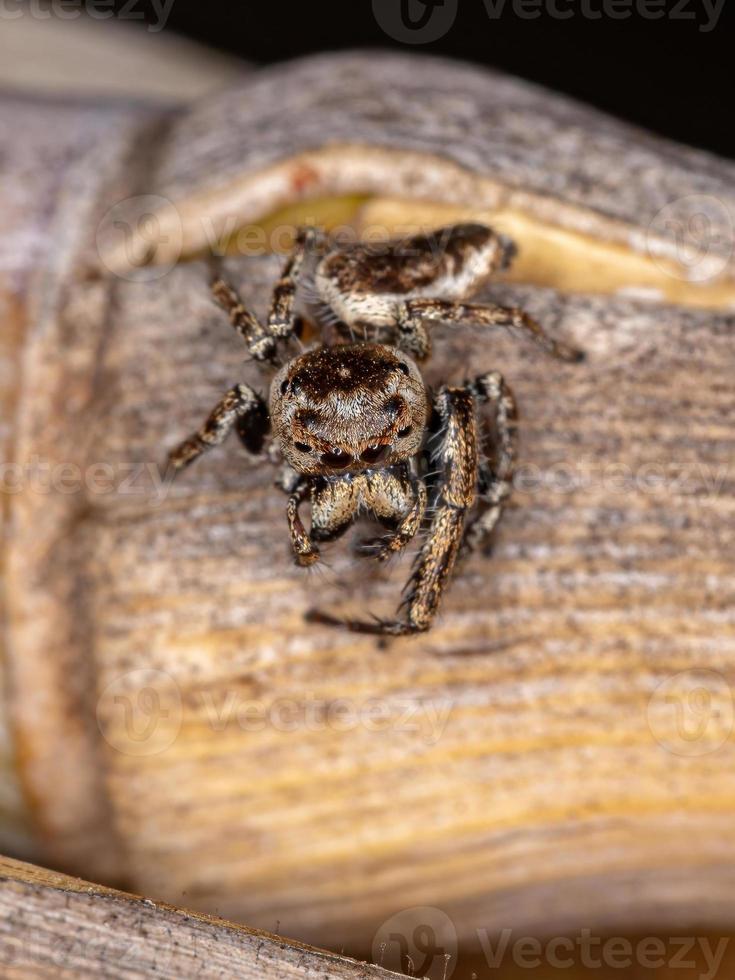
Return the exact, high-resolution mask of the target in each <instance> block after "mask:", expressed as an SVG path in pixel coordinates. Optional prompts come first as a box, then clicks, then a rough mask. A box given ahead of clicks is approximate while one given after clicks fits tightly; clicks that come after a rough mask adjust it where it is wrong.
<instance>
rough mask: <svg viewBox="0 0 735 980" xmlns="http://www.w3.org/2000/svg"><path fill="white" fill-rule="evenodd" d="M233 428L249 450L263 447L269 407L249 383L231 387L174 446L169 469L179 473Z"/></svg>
mask: <svg viewBox="0 0 735 980" xmlns="http://www.w3.org/2000/svg"><path fill="white" fill-rule="evenodd" d="M233 428H234V429H235V431H236V432H237V434H238V436H239V437H240V441H241V442H242V444H243V445H244V446H245V448H246V449H247V450H248V452H251V453H254V454H257V453H259V452H260V451H261V449H262V448H263V444H264V442H265V437H266V435H267V433H268V431H269V428H270V424H269V421H268V409H267V407H266V404H265V402H264V401H263V399H262V398H261V397H260V395H259V394H257V392H255V391H254V390H253V389H252V388H251V387H250V386H249V385H243V384H240V385H235V386H234V387H233V388H230V390H229V391H227V392H226V393H225V394H224V395H223V396H222V398H220V400H219V401H218V402H217V404H216V405H215V407H214V408H213V409H212V411H211V412H210V414H209V415H208V417H207V419H206V421H205V422H204V424H203V425H202V426H201V428H199V429H198V430H197V431H196V432H195V433H194V434H193V435H191V436H189V438H188V439H185V440H184V441H183V442H181V443H179V445H178V446H176V447H175V448H174V449H172V450H171V452H170V453H169V456H168V466H169V470H170V471H171V472H173V473H174V474H176V473H177V472H179V471H180V470H183V469H184V468H185V467H187V466H190V465H191V464H192V463H193V462H194V461H195V460H196V459H198V458H199V457H200V456H201V455H202V453H205V452H207V451H208V450H209V449H214V447H215V446H220V445H221V444H222V443H223V442H224V441H225V439H226V438H227V436H228V435H229V433H230V432H231V431H232V429H233Z"/></svg>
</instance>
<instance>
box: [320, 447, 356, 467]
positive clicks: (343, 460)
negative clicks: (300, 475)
mask: <svg viewBox="0 0 735 980" xmlns="http://www.w3.org/2000/svg"><path fill="white" fill-rule="evenodd" d="M351 462H352V456H350V454H349V453H346V452H344V451H343V450H342V449H340V448H339V447H338V446H332V448H331V449H330V450H329V451H328V452H326V453H322V463H324V465H325V466H333V467H335V468H336V469H341V468H342V467H343V466H349V465H350V463H351Z"/></svg>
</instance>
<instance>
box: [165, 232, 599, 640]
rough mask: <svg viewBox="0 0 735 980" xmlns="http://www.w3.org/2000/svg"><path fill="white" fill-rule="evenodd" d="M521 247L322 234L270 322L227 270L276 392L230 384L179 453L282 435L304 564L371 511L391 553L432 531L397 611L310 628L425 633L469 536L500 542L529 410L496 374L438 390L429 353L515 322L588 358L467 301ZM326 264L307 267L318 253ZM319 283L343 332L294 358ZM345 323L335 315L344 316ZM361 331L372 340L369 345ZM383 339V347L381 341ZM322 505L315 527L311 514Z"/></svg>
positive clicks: (560, 349) (253, 350) (232, 313)
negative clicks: (445, 331)
mask: <svg viewBox="0 0 735 980" xmlns="http://www.w3.org/2000/svg"><path fill="white" fill-rule="evenodd" d="M513 252H514V249H513V246H512V244H511V242H510V241H509V240H508V239H506V238H504V237H503V236H500V235H497V234H496V233H495V232H494V231H493V230H492V229H491V228H488V227H487V226H485V225H480V224H462V225H453V226H451V227H449V228H444V229H440V230H439V231H436V232H434V233H431V234H428V235H417V236H415V237H413V238H411V239H408V240H404V241H401V242H393V243H390V244H388V245H384V246H383V247H382V248H378V249H376V248H375V247H369V246H367V245H359V244H355V245H349V246H337V245H330V244H329V243H328V242H327V241H326V240H325V239H324V238H322V236H321V235H320V234H319V233H318V232H317V231H316V230H314V229H304V230H303V231H301V232H299V234H298V235H297V238H296V243H295V247H294V249H293V252H292V254H291V255H290V257H289V259H288V261H287V263H286V267H285V269H284V271H283V274H282V276H281V279H280V280H279V282H278V284H277V285H276V287H275V290H274V293H273V299H272V303H271V309H270V314H269V317H268V320H267V322H265V323H261V322H260V321H259V320H258V319H257V318H256V317H255V316H254V315H253V314H252V313H251V312H250V311H249V310H247V309H246V308H245V307H244V306H243V304H242V303H241V301H240V299H239V297H238V295H237V293H236V292H235V290H234V289H233V288H232V287H231V286H230V285H229V284H228V283H226V282H225V281H224V280H223V279H221V278H220V277H219V276H216V277H215V279H214V281H213V284H212V289H213V292H214V295H215V297H216V299H217V300H218V301H219V303H220V305H221V306H222V307H223V308H224V309H225V310H226V311H227V312H228V314H229V317H230V320H231V322H232V324H233V326H234V327H235V329H236V330H237V331H238V332H239V333H240V334H241V335H242V337H243V339H244V340H245V342H246V344H247V346H248V349H249V351H250V354H251V355H252V357H253V359H254V360H255V361H256V362H259V363H260V364H261V365H262V366H263V367H265V368H267V369H268V370H269V371H271V372H273V371H275V372H276V373H275V377H274V378H273V380H272V382H271V388H270V400H269V404H268V405H267V404H266V402H265V401H264V399H262V398H261V396H260V395H258V394H257V393H256V392H255V391H254V389H253V388H251V387H250V386H249V385H246V384H237V385H235V386H234V387H233V388H231V389H230V390H229V391H228V392H227V393H226V394H225V395H224V396H223V398H222V399H221V400H220V401H219V403H218V404H217V405H216V406H215V408H214V410H213V411H212V412H211V414H210V415H209V417H208V418H207V420H206V421H205V423H204V424H203V426H202V427H201V428H200V429H199V431H198V432H196V433H195V434H194V435H192V436H191V437H190V438H188V439H187V440H185V441H184V442H182V443H181V444H180V445H179V446H178V447H177V448H176V449H174V450H173V451H172V453H171V454H170V465H171V467H172V468H173V470H174V471H178V470H180V469H182V468H183V467H185V466H187V465H188V464H190V463H192V462H193V461H194V460H195V459H197V457H198V456H200V455H201V454H202V453H203V452H205V451H206V450H207V449H211V448H212V447H213V446H218V445H219V444H220V443H221V442H222V441H223V440H224V438H225V437H226V436H227V434H228V433H229V432H230V431H231V430H232V429H233V428H234V429H235V430H236V432H237V433H238V435H239V436H240V438H241V440H242V442H243V444H244V445H245V447H246V448H247V449H248V450H249V451H251V452H253V453H260V452H261V451H262V449H263V447H264V443H265V440H266V438H268V437H269V436H272V437H273V438H274V439H275V440H276V443H277V445H278V447H279V449H280V453H281V455H282V457H283V459H284V460H285V463H286V464H287V469H286V475H285V477H284V479H283V480H282V482H281V485H282V486H283V488H284V489H285V490H286V491H287V492H288V494H289V500H288V506H287V518H288V526H289V531H290V534H291V543H292V547H293V551H294V555H295V559H296V562H297V564H299V565H302V566H309V565H313V564H314V563H315V562H317V561H319V558H320V552H319V545H320V543H322V542H327V541H333V540H334V539H336V538H338V537H339V536H340V535H342V534H343V533H344V532H345V531H346V530H347V529H348V528H349V527H350V526H351V525H352V524H353V522H354V521H355V520H356V518H357V516H358V514H359V513H360V512H361V511H368V512H369V513H371V514H372V515H373V516H374V517H375V519H376V520H377V521H378V522H379V523H380V524H382V525H383V526H384V527H385V528H386V529H387V530H388V532H389V533H388V534H387V536H386V537H383V538H378V539H376V540H372V541H367V542H363V543H362V546H361V550H362V552H363V553H366V554H371V555H373V556H374V557H376V558H377V559H379V560H385V559H387V558H389V557H390V556H391V555H395V554H397V553H398V552H400V551H402V550H403V549H404V548H405V547H406V546H407V545H408V544H409V543H410V542H411V541H412V539H413V538H414V537H415V536H416V535H417V534H418V532H420V531H421V532H425V534H424V536H423V541H422V545H421V548H420V550H419V552H418V555H417V557H416V561H415V563H414V566H413V570H412V573H411V577H410V580H409V583H408V586H407V589H406V590H405V597H404V601H403V603H402V605H401V608H400V610H399V616H398V617H397V618H396V619H395V620H389V621H385V620H377V619H376V620H373V621H361V620H349V619H347V620H344V619H339V618H337V617H334V616H331V615H329V614H327V613H324V612H319V611H313V612H312V613H311V614H310V616H309V618H310V619H311V620H312V621H318V622H322V623H328V624H331V625H344V626H346V627H348V628H349V629H352V630H356V631H358V632H369V633H380V634H389V635H402V634H410V633H418V632H422V631H424V630H427V629H428V628H429V627H430V625H431V623H432V621H433V619H434V616H435V614H436V611H437V608H438V606H439V602H440V599H441V596H442V593H443V591H444V589H445V587H446V585H447V582H448V580H449V576H450V574H451V572H452V569H453V567H454V564H455V561H456V559H457V555H458V553H459V551H460V548H461V547H462V546H463V545H466V546H468V547H471V546H474V545H476V544H478V543H479V542H481V541H482V540H484V539H486V538H487V537H488V536H489V535H490V533H491V532H492V530H493V528H494V527H495V525H496V524H497V522H498V519H499V517H500V514H501V511H502V508H503V505H504V503H505V501H506V499H507V497H508V494H509V492H510V483H511V477H512V468H513V461H514V455H515V429H516V408H515V402H514V399H513V395H512V393H511V391H510V389H509V388H508V386H507V385H506V384H505V382H504V380H503V378H502V377H501V375H500V374H499V373H498V372H497V371H491V372H489V373H486V374H482V375H480V376H478V377H476V378H475V379H474V380H471V381H467V382H466V383H465V384H463V385H462V386H459V387H450V386H443V387H441V388H439V389H438V390H437V391H435V392H433V393H432V392H430V391H429V390H428V389H427V387H426V385H425V384H424V381H423V379H422V377H421V372H420V371H419V368H418V366H417V362H419V361H423V360H425V359H426V358H427V357H428V356H429V354H430V352H431V341H430V327H431V326H432V325H433V324H436V323H447V324H473V325H477V326H486V327H494V326H503V327H508V328H510V329H511V330H514V331H516V332H520V333H525V334H527V335H528V336H530V337H531V339H533V340H534V341H535V342H536V343H537V344H539V345H540V346H541V347H542V348H543V349H544V350H546V351H547V352H548V353H550V354H552V355H554V356H555V357H559V358H561V359H562V360H565V361H576V360H579V358H580V356H581V355H580V352H579V351H577V350H574V349H573V348H570V347H567V346H566V345H564V344H561V343H559V342H556V341H554V340H552V339H551V338H550V337H549V336H548V335H547V334H546V333H544V331H543V330H542V328H541V327H540V326H539V325H538V324H537V323H536V322H535V321H534V320H533V319H532V318H531V317H530V316H528V314H527V313H525V312H523V311H522V310H520V309H517V308H512V307H501V306H494V305H486V304H483V305H478V304H470V303H468V302H466V299H467V297H468V296H470V295H471V294H472V293H473V292H475V291H476V290H477V289H478V287H480V286H481V285H482V284H483V283H484V282H485V281H486V280H487V279H488V278H489V277H490V276H491V275H492V273H493V272H494V271H496V270H497V269H500V268H504V267H505V266H507V264H508V262H509V261H510V259H511V257H512V254H513ZM312 257H313V258H314V260H315V268H314V270H313V272H311V273H310V274H309V275H308V276H307V274H306V272H305V270H306V268H307V265H308V262H309V260H310V259H311V258H312ZM302 279H308V281H309V284H310V286H311V289H312V292H313V293H315V294H316V297H317V300H318V303H319V304H320V306H321V310H322V312H323V313H324V314H325V315H324V316H322V317H320V318H319V319H320V320H321V321H322V322H323V326H324V330H325V333H326V327H327V326H328V325H329V324H330V323H331V334H332V336H331V339H330V340H329V342H327V341H326V340H325V341H324V342H323V343H321V344H319V345H317V346H315V347H314V348H313V349H311V350H307V351H306V353H302V354H300V355H299V356H297V357H294V358H293V359H291V360H286V362H285V363H282V364H281V360H282V356H281V350H282V349H284V348H287V346H288V345H289V342H290V341H292V340H293V339H294V338H295V337H296V336H297V334H298V331H299V327H300V324H301V320H300V317H299V316H297V314H296V304H295V299H296V293H297V289H298V286H299V283H300V281H301V280H302ZM335 320H336V322H334V321H335ZM356 337H363V338H368V337H371V338H373V340H371V341H369V340H367V339H364V340H356V339H355V338H356ZM376 339H379V340H380V341H382V342H380V343H377V342H374V341H375V340H376ZM483 410H491V411H492V413H493V416H494V439H493V445H492V446H490V447H484V446H483V448H485V452H483V451H481V443H482V435H483V428H482V418H481V416H482V414H483ZM306 502H308V503H309V504H310V508H311V521H310V527H309V530H308V531H307V530H306V528H305V527H304V524H303V522H302V520H301V517H300V513H299V511H300V507H301V505H302V504H304V503H306Z"/></svg>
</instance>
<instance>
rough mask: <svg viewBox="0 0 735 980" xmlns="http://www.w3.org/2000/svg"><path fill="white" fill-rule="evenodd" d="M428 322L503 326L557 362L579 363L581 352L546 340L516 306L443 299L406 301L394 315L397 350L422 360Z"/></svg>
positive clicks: (428, 343) (426, 352)
mask: <svg viewBox="0 0 735 980" xmlns="http://www.w3.org/2000/svg"><path fill="white" fill-rule="evenodd" d="M430 323H452V324H467V325H474V326H483V327H507V328H508V329H509V330H511V331H512V332H513V333H515V334H517V335H520V336H525V337H528V338H530V339H531V340H532V341H533V342H534V343H535V344H536V345H537V346H538V347H540V348H541V349H542V350H544V351H545V352H546V353H547V354H550V355H551V356H552V357H556V358H557V359H558V360H560V361H568V362H572V363H573V362H576V361H581V360H582V359H583V357H584V353H583V352H582V351H581V350H578V349H577V348H576V347H570V346H568V345H567V344H565V343H562V342H561V341H558V340H554V339H553V338H552V337H550V336H549V335H548V334H547V333H546V332H545V330H544V329H543V327H542V326H541V325H540V324H539V323H537V322H536V320H534V319H533V317H532V316H530V315H529V314H528V313H526V312H525V311H524V310H521V309H519V308H518V307H516V306H494V305H489V304H480V303H457V302H454V301H452V300H444V299H409V300H406V302H404V303H402V304H401V305H400V308H399V312H398V324H397V325H398V345H397V346H398V347H399V349H400V350H405V351H406V353H408V354H412V355H413V356H414V357H415V358H416V359H417V360H419V361H423V360H426V358H427V357H428V356H429V354H430V353H431V338H430V335H429V327H428V325H429V324H430Z"/></svg>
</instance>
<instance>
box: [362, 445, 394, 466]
mask: <svg viewBox="0 0 735 980" xmlns="http://www.w3.org/2000/svg"><path fill="white" fill-rule="evenodd" d="M387 449H388V447H387V446H368V447H367V449H366V450H365V452H363V453H362V455H361V456H360V459H361V460H362V461H363V463H377V462H378V460H379V459H382V458H383V456H385V453H386V450H387Z"/></svg>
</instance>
